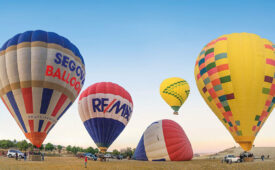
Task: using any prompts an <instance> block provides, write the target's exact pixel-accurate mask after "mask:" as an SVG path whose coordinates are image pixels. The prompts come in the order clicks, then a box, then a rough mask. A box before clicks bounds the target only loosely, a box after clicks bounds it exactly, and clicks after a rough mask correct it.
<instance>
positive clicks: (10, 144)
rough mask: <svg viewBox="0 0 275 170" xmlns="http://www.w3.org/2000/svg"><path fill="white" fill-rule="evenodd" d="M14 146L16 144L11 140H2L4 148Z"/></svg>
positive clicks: (0, 144)
mask: <svg viewBox="0 0 275 170" xmlns="http://www.w3.org/2000/svg"><path fill="white" fill-rule="evenodd" d="M14 146H15V144H14V143H13V142H12V141H10V140H0V147H1V148H3V149H8V148H11V147H14Z"/></svg>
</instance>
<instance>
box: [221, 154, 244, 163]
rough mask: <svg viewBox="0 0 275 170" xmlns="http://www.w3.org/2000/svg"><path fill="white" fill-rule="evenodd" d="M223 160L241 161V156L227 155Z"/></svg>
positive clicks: (228, 161) (230, 161)
mask: <svg viewBox="0 0 275 170" xmlns="http://www.w3.org/2000/svg"><path fill="white" fill-rule="evenodd" d="M222 161H223V162H226V163H239V162H241V159H240V157H236V156H234V155H226V156H225V157H224V158H223V160H222Z"/></svg>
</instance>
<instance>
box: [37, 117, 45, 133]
mask: <svg viewBox="0 0 275 170" xmlns="http://www.w3.org/2000/svg"><path fill="white" fill-rule="evenodd" d="M43 123H44V120H39V125H38V132H41V129H42V126H43Z"/></svg>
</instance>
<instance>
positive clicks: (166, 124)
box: [134, 119, 193, 161]
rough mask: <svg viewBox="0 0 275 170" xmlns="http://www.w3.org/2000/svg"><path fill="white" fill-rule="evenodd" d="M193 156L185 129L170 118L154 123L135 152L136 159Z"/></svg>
mask: <svg viewBox="0 0 275 170" xmlns="http://www.w3.org/2000/svg"><path fill="white" fill-rule="evenodd" d="M192 157H193V150H192V146H191V144H190V142H189V140H188V138H187V136H186V135H185V133H184V131H183V129H182V128H181V126H180V125H179V124H177V123H176V122H174V121H172V120H168V119H164V120H159V121H157V122H154V123H152V124H151V125H150V126H149V127H148V128H147V129H146V130H145V132H144V133H143V135H142V137H141V139H140V141H139V143H138V146H137V147H136V151H135V153H134V159H136V160H141V161H148V160H149V161H188V160H191V159H192Z"/></svg>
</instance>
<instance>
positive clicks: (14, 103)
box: [7, 91, 27, 133]
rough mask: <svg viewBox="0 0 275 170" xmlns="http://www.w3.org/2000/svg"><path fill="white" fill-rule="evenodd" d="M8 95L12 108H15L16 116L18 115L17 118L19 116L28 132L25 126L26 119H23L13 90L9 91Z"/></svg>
mask: <svg viewBox="0 0 275 170" xmlns="http://www.w3.org/2000/svg"><path fill="white" fill-rule="evenodd" d="M7 97H8V99H9V102H10V104H11V106H12V108H13V111H14V112H15V114H16V116H17V118H18V120H19V122H20V124H21V126H22V128H23V129H24V131H25V133H26V132H27V129H26V126H25V123H24V121H23V119H22V116H21V113H20V111H19V109H18V106H17V104H16V101H15V99H14V96H13V93H12V91H10V92H8V93H7Z"/></svg>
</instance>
